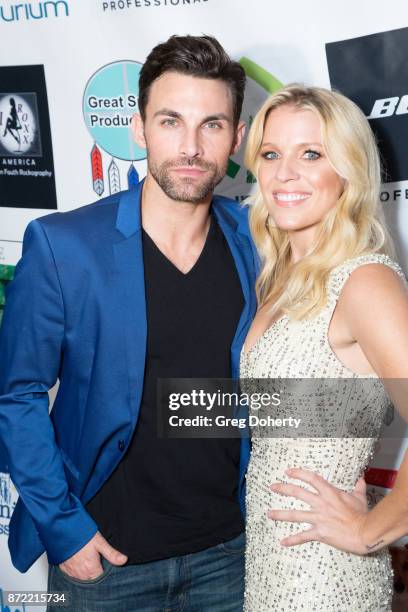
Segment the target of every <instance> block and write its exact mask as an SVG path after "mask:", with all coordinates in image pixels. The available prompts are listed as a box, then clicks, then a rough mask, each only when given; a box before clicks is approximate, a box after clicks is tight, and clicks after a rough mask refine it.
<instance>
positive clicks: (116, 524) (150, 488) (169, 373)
mask: <svg viewBox="0 0 408 612" xmlns="http://www.w3.org/2000/svg"><path fill="white" fill-rule="evenodd" d="M142 240H143V258H144V273H145V292H146V309H147V329H148V334H147V354H146V366H145V378H144V387H143V397H142V401H141V407H140V415H139V420H138V423H137V426H136V430H135V432H134V435H133V438H132V441H131V444H130V446H129V448H128V450H127V452H126V455H125V456H124V458H123V459H122V461H121V462H120V463H119V465H118V466H117V468H116V469H115V471H114V472H113V473H112V475H111V476H110V478H108V480H107V481H106V482H105V484H104V485H103V486H102V488H101V489H100V491H99V492H98V493H97V494H96V495H95V497H94V498H93V499H92V500H91V501H90V502H89V503H88V504H87V510H88V512H89V513H90V514H91V516H93V518H94V519H95V521H96V522H97V524H98V526H99V529H100V531H101V533H102V535H104V536H105V537H106V538H107V539H108V540H109V542H110V543H111V544H112V546H114V547H115V548H117V549H118V550H120V551H121V552H123V553H125V554H126V555H128V557H129V560H128V563H131V564H134V563H142V562H146V561H153V560H158V559H164V558H168V557H173V556H178V555H183V554H188V553H192V552H196V551H199V550H204V549H205V548H208V547H210V546H214V545H216V544H218V543H219V542H222V541H226V540H228V539H231V538H233V537H235V536H237V535H238V534H239V533H241V531H242V530H243V529H244V523H243V518H242V515H241V512H240V508H239V500H238V481H239V457H240V440H239V439H231V438H229V439H228V438H225V439H221V438H220V439H208V438H202V439H198V438H195V439H174V438H173V439H165V438H159V437H158V435H157V398H156V385H157V379H158V378H229V377H230V376H231V358H230V348H231V343H232V340H233V338H234V335H235V331H236V328H237V325H238V321H239V318H240V315H241V312H242V308H243V305H244V300H243V295H242V289H241V285H240V281H239V277H238V273H237V271H236V268H235V263H234V260H233V258H232V255H231V252H230V250H229V247H228V244H227V242H226V240H225V238H224V235H223V233H222V231H221V229H220V227H219V226H218V223H217V222H216V221H215V219H214V217H213V216H211V224H210V229H209V232H208V235H207V239H206V242H205V244H204V247H203V250H202V252H201V254H200V256H199V257H198V259H197V261H196V263H195V264H194V266H193V267H192V268H191V270H190V271H189V272H187V273H186V274H184V273H183V272H181V271H180V270H179V269H178V268H177V267H176V266H175V265H174V264H173V263H172V262H171V261H170V260H169V259H167V257H166V256H165V255H164V254H163V253H162V252H161V251H160V249H159V248H158V247H157V246H156V244H155V243H154V242H153V240H152V239H151V238H150V237H149V236H148V234H147V233H146V232H145V231H144V230H143V235H142ZM135 350H137V347H135ZM113 409H114V407H113Z"/></svg>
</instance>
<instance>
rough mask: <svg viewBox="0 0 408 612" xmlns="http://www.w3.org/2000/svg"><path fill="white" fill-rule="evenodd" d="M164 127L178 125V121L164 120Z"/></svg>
mask: <svg viewBox="0 0 408 612" xmlns="http://www.w3.org/2000/svg"><path fill="white" fill-rule="evenodd" d="M162 125H169V126H170V127H173V126H175V125H177V121H176V119H163V121H162Z"/></svg>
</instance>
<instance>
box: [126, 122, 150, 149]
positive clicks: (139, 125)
mask: <svg viewBox="0 0 408 612" xmlns="http://www.w3.org/2000/svg"><path fill="white" fill-rule="evenodd" d="M130 129H131V132H132V135H133V139H134V141H135V142H136V144H137V145H139V147H141V148H142V149H145V148H146V139H145V135H144V129H143V119H142V117H141V116H140V114H139V113H135V114H134V115H133V117H132V120H131V122H130Z"/></svg>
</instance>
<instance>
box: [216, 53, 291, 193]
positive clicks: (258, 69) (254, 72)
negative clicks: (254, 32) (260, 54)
mask: <svg viewBox="0 0 408 612" xmlns="http://www.w3.org/2000/svg"><path fill="white" fill-rule="evenodd" d="M239 63H240V64H241V66H242V67H243V69H244V70H245V74H246V75H247V77H248V78H250V79H252V80H253V81H255V83H258V85H260V87H262V89H264V90H265V91H266V92H267V93H269V94H272V93H274V92H275V91H277V90H278V89H281V87H283V83H281V81H279V79H277V78H276V77H274V76H273V74H271V73H270V72H268V71H267V70H265V68H262V66H259V65H258V64H256V63H255V62H253V61H252V60H250V59H249V58H248V57H241V59H240V60H239ZM251 123H252V116H251V117H249V125H251ZM240 170H241V166H240V165H239V164H237V162H235V161H234V160H233V159H230V160H229V161H228V168H227V176H229V177H230V178H232V179H234V178H235V177H236V176H237V174H238V172H239V171H240ZM246 181H247V183H255V182H256V179H255V177H254V176H253V175H252V174H251V172H247V179H246Z"/></svg>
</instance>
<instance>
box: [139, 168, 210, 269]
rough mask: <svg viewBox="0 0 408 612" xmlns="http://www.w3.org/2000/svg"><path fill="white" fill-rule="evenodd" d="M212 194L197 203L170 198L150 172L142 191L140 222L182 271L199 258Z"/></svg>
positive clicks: (204, 238) (205, 233)
mask: <svg viewBox="0 0 408 612" xmlns="http://www.w3.org/2000/svg"><path fill="white" fill-rule="evenodd" d="M211 199H212V198H211V196H209V197H208V198H207V199H206V200H203V201H202V202H199V203H197V204H195V203H191V202H179V201H176V200H172V199H171V198H169V197H168V196H167V195H166V194H165V193H164V191H163V190H162V189H161V187H160V186H159V185H158V184H157V183H156V181H155V180H154V178H153V177H152V176H151V175H148V176H147V178H146V180H145V182H144V185H143V192H142V200H141V212H142V226H143V229H144V230H145V231H146V232H147V233H148V234H149V236H150V238H152V240H153V241H154V242H155V243H156V245H157V246H158V248H159V249H160V250H161V251H162V252H163V253H164V254H165V255H166V257H167V258H168V259H169V260H170V261H172V262H173V264H174V265H175V266H177V267H178V268H179V269H180V270H181V271H183V272H187V271H188V270H190V269H191V268H192V267H193V265H194V263H195V261H196V260H197V259H198V257H199V255H200V253H201V251H202V249H203V248H204V244H205V240H206V237H207V234H208V230H209V227H210V214H209V213H210V206H211Z"/></svg>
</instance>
